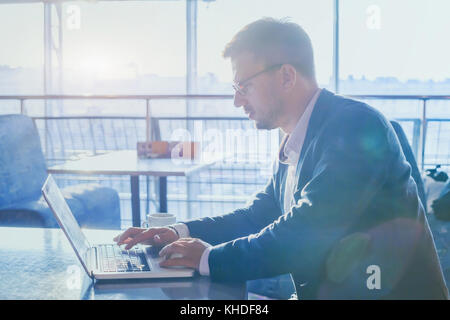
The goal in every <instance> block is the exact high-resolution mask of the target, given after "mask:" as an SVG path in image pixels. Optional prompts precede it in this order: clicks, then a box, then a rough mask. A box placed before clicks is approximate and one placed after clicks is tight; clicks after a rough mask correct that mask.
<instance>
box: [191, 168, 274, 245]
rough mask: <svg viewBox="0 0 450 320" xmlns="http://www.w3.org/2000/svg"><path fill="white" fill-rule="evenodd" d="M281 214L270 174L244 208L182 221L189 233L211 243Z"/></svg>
mask: <svg viewBox="0 0 450 320" xmlns="http://www.w3.org/2000/svg"><path fill="white" fill-rule="evenodd" d="M280 215H281V211H280V207H279V205H278V201H277V200H276V197H275V190H274V175H272V177H271V178H270V179H269V181H268V182H267V184H266V186H265V188H264V190H262V191H261V192H259V193H257V194H256V195H255V196H254V197H253V198H252V199H251V200H250V201H249V203H248V205H247V206H246V207H245V208H241V209H237V210H235V211H233V212H231V213H228V214H225V215H221V216H216V217H205V218H201V219H197V220H192V221H187V222H183V223H185V224H186V225H187V227H188V228H189V234H190V236H191V237H195V238H200V239H202V240H204V241H206V242H208V243H210V244H212V245H215V244H219V243H222V242H227V241H230V240H232V239H236V238H240V237H243V236H247V235H249V234H252V233H256V232H258V231H260V230H261V229H262V228H264V227H265V226H267V225H268V224H270V223H271V222H273V221H274V220H275V219H276V218H277V217H279V216H280Z"/></svg>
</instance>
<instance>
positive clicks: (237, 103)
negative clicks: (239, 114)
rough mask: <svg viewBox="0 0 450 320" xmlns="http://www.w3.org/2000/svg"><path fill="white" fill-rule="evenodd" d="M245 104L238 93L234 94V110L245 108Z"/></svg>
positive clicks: (244, 100) (245, 101)
mask: <svg viewBox="0 0 450 320" xmlns="http://www.w3.org/2000/svg"><path fill="white" fill-rule="evenodd" d="M246 103H247V100H246V99H245V98H244V97H243V96H242V95H241V94H240V93H239V92H235V93H234V106H235V107H236V108H239V107H242V106H245V104H246Z"/></svg>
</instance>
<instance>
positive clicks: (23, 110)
mask: <svg viewBox="0 0 450 320" xmlns="http://www.w3.org/2000/svg"><path fill="white" fill-rule="evenodd" d="M24 108H25V106H24V104H23V99H20V114H22V115H23V114H25V109H24Z"/></svg>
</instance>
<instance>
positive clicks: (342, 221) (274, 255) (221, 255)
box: [209, 112, 398, 281]
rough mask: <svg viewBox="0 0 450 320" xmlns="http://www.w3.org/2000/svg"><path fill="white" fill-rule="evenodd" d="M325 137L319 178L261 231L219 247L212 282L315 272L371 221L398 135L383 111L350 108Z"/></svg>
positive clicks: (318, 149)
mask: <svg viewBox="0 0 450 320" xmlns="http://www.w3.org/2000/svg"><path fill="white" fill-rule="evenodd" d="M356 119H357V120H356ZM318 139H319V140H317V143H316V144H315V145H314V146H313V148H314V149H315V151H314V157H315V159H316V160H315V165H314V169H313V170H312V178H311V179H309V180H308V181H309V182H308V183H307V184H306V185H305V186H304V187H303V188H302V190H296V192H295V194H294V198H296V202H297V203H296V205H294V206H293V207H292V208H291V210H290V211H289V212H287V213H285V214H283V215H281V216H280V217H279V218H278V219H277V220H275V221H274V222H273V223H271V224H269V225H268V226H266V227H265V228H264V229H262V230H261V231H260V232H257V233H255V234H251V235H249V236H247V237H241V238H239V239H235V240H232V241H229V242H226V243H223V244H220V245H216V246H214V247H213V248H212V250H211V252H210V255H209V267H210V275H211V277H212V278H213V279H215V280H236V281H241V280H251V279H257V278H265V277H271V276H275V275H279V274H284V273H292V272H293V271H295V272H300V273H301V274H302V275H305V276H308V275H311V274H315V272H317V270H318V269H320V268H321V267H322V266H323V262H324V261H325V259H326V255H327V253H328V252H329V251H330V249H331V248H332V247H333V245H334V244H335V243H336V242H338V241H339V240H340V239H341V238H342V237H344V236H345V235H346V234H347V232H348V230H349V228H350V227H351V226H352V225H354V223H355V222H356V221H359V219H364V218H365V217H363V216H362V215H364V212H365V210H366V209H367V207H368V205H369V203H370V202H371V200H372V199H373V198H374V196H375V195H376V193H377V192H378V190H380V188H381V187H382V185H383V184H384V181H385V179H386V176H387V168H388V167H389V162H391V161H392V157H393V156H397V155H398V147H397V146H398V142H396V138H395V134H394V135H392V129H391V131H389V129H388V125H387V124H386V121H385V120H384V118H383V119H381V118H380V116H378V115H375V116H374V115H373V114H367V112H365V113H360V114H359V115H355V114H353V115H351V116H350V115H349V113H346V115H344V116H340V117H339V119H336V120H335V121H332V122H331V123H330V124H329V125H328V126H327V127H326V128H325V129H324V130H323V131H322V133H321V136H320V137H318ZM393 151H394V153H397V155H395V154H394V153H393ZM297 199H298V200H297ZM248 230H251V229H248Z"/></svg>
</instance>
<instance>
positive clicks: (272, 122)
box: [255, 103, 282, 130]
mask: <svg viewBox="0 0 450 320" xmlns="http://www.w3.org/2000/svg"><path fill="white" fill-rule="evenodd" d="M281 110H282V105H281V104H280V103H277V104H275V103H274V104H272V105H271V107H270V108H269V109H268V112H267V113H265V114H263V115H262V116H261V118H260V119H255V127H256V129H261V130H272V129H275V128H278V125H277V123H278V120H279V116H280V114H281Z"/></svg>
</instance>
